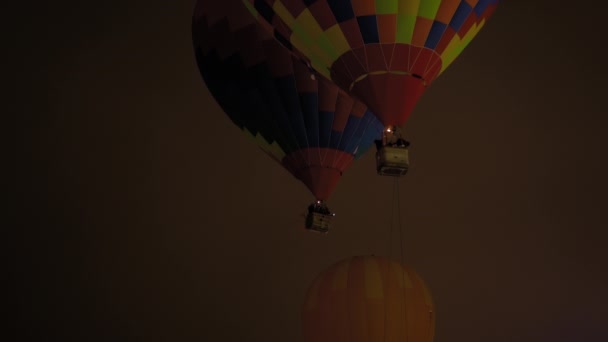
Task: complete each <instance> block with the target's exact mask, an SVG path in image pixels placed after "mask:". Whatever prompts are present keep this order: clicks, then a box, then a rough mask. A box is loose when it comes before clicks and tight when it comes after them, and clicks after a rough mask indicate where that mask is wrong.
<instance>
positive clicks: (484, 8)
mask: <svg viewBox="0 0 608 342" xmlns="http://www.w3.org/2000/svg"><path fill="white" fill-rule="evenodd" d="M242 1H244V2H245V3H247V4H248V6H249V7H250V9H251V10H252V12H253V13H254V16H256V18H258V19H259V20H260V21H262V22H264V23H265V24H266V27H268V28H269V30H271V31H272V32H274V35H275V36H277V37H278V38H279V40H280V41H281V42H282V43H283V44H284V45H285V46H286V47H287V48H289V49H290V50H292V51H293V52H294V53H295V54H297V55H298V56H300V57H301V58H302V59H304V60H307V61H309V62H310V63H311V65H312V67H313V68H314V69H315V70H317V71H318V72H319V73H321V74H323V75H325V76H326V77H328V78H331V79H332V80H334V81H335V82H336V83H337V84H338V85H339V86H340V87H341V88H342V89H345V90H348V91H351V92H352V93H353V94H354V95H355V96H356V97H357V98H359V99H361V100H362V101H363V102H365V103H366V104H367V105H368V106H369V107H370V109H372V111H373V112H374V113H375V114H376V115H378V117H379V118H380V119H381V121H382V122H383V123H384V124H385V125H402V124H403V123H405V121H406V119H407V118H408V116H409V115H410V113H411V111H412V110H413V108H414V105H415V104H416V102H417V101H418V99H419V98H420V96H421V95H422V93H423V92H424V91H425V89H426V87H427V86H428V85H430V84H431V83H432V82H433V80H434V79H435V78H436V77H437V76H438V75H439V74H441V73H442V72H443V71H444V70H445V69H446V68H447V67H448V66H449V65H450V64H451V63H452V61H453V60H454V59H455V58H456V57H457V56H458V55H459V54H460V53H461V52H462V50H463V49H464V48H465V47H466V46H467V44H468V43H469V42H470V41H471V39H473V37H475V35H477V33H478V32H479V30H480V29H481V28H482V27H483V26H484V24H485V23H486V21H487V19H488V18H489V17H490V15H491V14H492V13H493V11H494V10H495V8H496V6H497V5H498V2H499V0H400V1H397V0H375V1H373V0H370V1H362V0H341V1H337V0H310V1H303V0H242Z"/></svg>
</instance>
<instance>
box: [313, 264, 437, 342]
mask: <svg viewBox="0 0 608 342" xmlns="http://www.w3.org/2000/svg"><path fill="white" fill-rule="evenodd" d="M302 328H303V332H304V341H306V342H367V341H387V342H397V341H399V342H404V341H409V342H431V341H432V340H433V335H434V330H435V318H434V313H433V302H432V299H431V296H430V293H429V291H428V289H427V287H426V285H425V284H424V281H423V280H422V279H421V278H420V277H419V276H418V275H417V274H416V273H415V272H414V271H413V270H412V269H411V268H409V267H407V266H402V265H401V264H399V263H397V262H395V261H392V260H390V259H388V258H383V257H376V256H357V257H351V258H348V259H345V260H342V261H339V262H337V263H336V264H334V265H333V266H330V267H329V268H327V269H326V270H325V271H323V272H322V273H321V274H320V275H319V276H317V278H316V279H315V280H314V281H313V282H312V285H311V286H310V288H309V289H308V292H307V294H306V299H305V301H304V305H303V308H302Z"/></svg>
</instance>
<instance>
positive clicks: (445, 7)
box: [435, 0, 463, 24]
mask: <svg viewBox="0 0 608 342" xmlns="http://www.w3.org/2000/svg"><path fill="white" fill-rule="evenodd" d="M461 2H463V1H461V0H443V1H442V2H441V5H440V6H439V9H438V10H437V15H436V16H435V20H436V21H439V22H441V23H444V24H449V23H450V20H451V19H452V17H453V16H454V13H455V12H456V10H457V9H458V6H460V4H461Z"/></svg>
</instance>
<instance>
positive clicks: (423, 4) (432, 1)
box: [418, 0, 442, 19]
mask: <svg viewBox="0 0 608 342" xmlns="http://www.w3.org/2000/svg"><path fill="white" fill-rule="evenodd" d="M441 1H442V0H423V1H420V7H419V8H418V16H419V17H422V18H426V19H435V16H436V15H437V10H439V5H441Z"/></svg>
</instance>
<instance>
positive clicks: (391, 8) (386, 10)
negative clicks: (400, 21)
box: [370, 0, 399, 14]
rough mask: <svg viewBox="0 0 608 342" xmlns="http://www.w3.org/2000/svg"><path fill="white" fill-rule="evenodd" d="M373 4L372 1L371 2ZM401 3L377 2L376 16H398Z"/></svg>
mask: <svg viewBox="0 0 608 342" xmlns="http://www.w3.org/2000/svg"><path fill="white" fill-rule="evenodd" d="M370 3H371V1H370ZM398 11H399V3H398V1H395V0H376V14H397V12H398Z"/></svg>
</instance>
